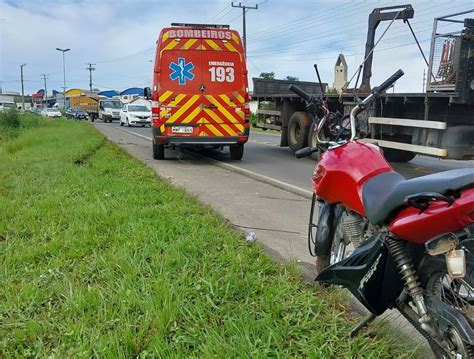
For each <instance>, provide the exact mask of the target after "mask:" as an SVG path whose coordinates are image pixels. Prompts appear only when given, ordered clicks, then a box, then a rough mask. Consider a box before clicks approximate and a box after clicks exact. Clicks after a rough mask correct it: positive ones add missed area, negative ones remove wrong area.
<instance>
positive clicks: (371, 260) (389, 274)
mask: <svg viewBox="0 0 474 359" xmlns="http://www.w3.org/2000/svg"><path fill="white" fill-rule="evenodd" d="M316 280H317V281H319V282H323V283H328V284H337V285H342V286H343V287H345V288H347V289H348V290H349V291H350V292H351V293H352V294H353V295H354V296H355V297H356V298H357V299H358V300H359V301H360V302H361V303H362V304H363V305H364V306H365V307H366V308H367V309H368V310H369V311H370V312H371V313H373V314H375V315H380V314H382V313H383V312H384V311H385V310H387V309H388V308H391V307H394V306H395V300H396V299H397V298H398V296H399V295H400V293H401V291H402V289H403V281H402V278H401V277H400V274H399V272H398V269H397V266H396V264H395V262H394V260H393V258H392V256H391V255H390V253H389V251H388V248H387V246H386V245H385V242H384V241H383V238H382V235H380V234H377V235H375V236H373V237H372V238H371V239H369V240H368V241H367V242H366V243H365V244H363V245H361V246H360V247H358V248H356V249H355V250H354V252H353V253H352V254H351V255H350V256H349V257H347V258H345V259H343V260H342V261H340V262H338V263H335V264H333V265H331V266H329V267H327V268H325V269H324V270H322V271H321V272H320V273H319V274H318V276H317V277H316Z"/></svg>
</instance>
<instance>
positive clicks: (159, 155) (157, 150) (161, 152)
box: [153, 142, 165, 160]
mask: <svg viewBox="0 0 474 359" xmlns="http://www.w3.org/2000/svg"><path fill="white" fill-rule="evenodd" d="M153 158H154V159H155V160H164V159H165V146H164V145H159V144H157V143H155V142H153Z"/></svg>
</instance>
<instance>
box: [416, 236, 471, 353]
mask: <svg viewBox="0 0 474 359" xmlns="http://www.w3.org/2000/svg"><path fill="white" fill-rule="evenodd" d="M466 247H467V245H466ZM468 249H469V248H468ZM473 250H474V248H473ZM473 250H471V253H474V251H473ZM430 259H431V260H430ZM427 262H429V263H427V264H425V265H423V266H422V268H420V270H421V271H420V272H419V275H420V279H421V284H422V286H423V288H424V289H425V291H426V292H427V293H429V294H431V295H433V296H436V297H437V298H438V299H439V300H441V301H443V302H444V303H446V304H448V305H449V306H451V307H453V308H454V309H456V310H457V311H458V312H460V313H461V314H462V315H463V316H464V317H465V318H466V319H467V321H468V322H469V324H470V325H471V327H473V326H474V257H473V255H472V254H469V253H468V252H467V253H466V262H467V263H466V276H465V277H464V278H463V279H460V280H459V279H452V278H451V277H450V276H449V275H448V273H447V268H446V262H445V260H444V258H443V259H440V258H439V257H438V258H434V257H432V258H429V259H428V261H427ZM428 271H429V273H428ZM445 337H446V338H445V340H444V341H443V343H440V344H441V345H442V346H443V347H444V349H445V350H446V351H447V352H450V353H453V355H454V353H459V354H461V355H462V358H474V346H473V345H470V344H468V343H465V342H463V341H462V340H461V337H460V335H459V334H458V333H457V331H456V330H455V329H453V328H452V329H450V330H449V331H448V332H447V333H445ZM432 349H433V352H434V353H435V355H437V357H442V356H441V355H440V354H439V353H437V351H436V349H435V348H432Z"/></svg>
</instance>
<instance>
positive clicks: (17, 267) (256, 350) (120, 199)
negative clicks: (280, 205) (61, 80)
mask: <svg viewBox="0 0 474 359" xmlns="http://www.w3.org/2000/svg"><path fill="white" fill-rule="evenodd" d="M0 214H1V215H0V288H1V290H0V353H1V354H0V357H45V356H51V357H57V358H72V357H83V358H90V357H108V358H121V357H133V356H139V357H141V358H145V357H165V358H168V357H217V358H227V357H304V356H308V357H313V358H336V357H337V358H358V357H364V358H387V357H411V356H413V354H412V353H411V352H410V351H409V349H407V348H406V347H404V343H399V342H398V341H397V340H395V339H393V338H391V337H389V336H384V335H381V334H376V333H375V331H371V330H368V331H366V332H365V333H364V334H362V335H359V336H358V337H357V338H355V339H353V340H349V339H346V338H345V337H344V336H345V335H346V334H347V333H348V331H349V329H350V327H351V326H352V325H353V324H354V321H355V320H356V319H357V318H352V317H351V316H350V315H348V314H345V312H344V309H345V307H344V306H345V304H346V299H344V298H345V297H344V296H341V295H340V293H339V292H337V291H326V290H324V289H322V288H312V287H309V286H306V285H304V284H302V283H301V282H300V277H299V274H298V272H297V270H295V266H294V265H291V264H289V265H287V266H281V265H278V264H276V263H274V262H272V261H271V260H270V259H269V258H267V257H266V256H265V255H264V254H263V252H262V250H261V249H260V248H259V246H258V245H250V246H249V245H246V244H245V241H244V240H243V239H242V238H241V235H239V234H238V233H236V232H234V231H233V230H232V229H230V228H229V226H228V224H227V223H226V222H225V221H224V220H223V219H221V218H219V217H218V216H217V215H216V214H215V213H214V211H213V210H211V209H210V208H208V207H204V206H202V205H201V204H199V203H198V202H197V201H196V200H195V199H194V198H192V197H190V196H189V195H187V194H186V193H185V192H184V191H183V190H181V189H176V188H174V187H172V186H171V185H170V184H168V183H167V182H165V181H163V180H161V179H159V178H157V176H156V175H155V173H154V172H153V171H152V170H151V169H150V168H148V167H146V166H144V165H143V164H142V163H140V162H139V161H137V160H135V159H133V158H131V157H129V156H128V155H126V154H125V153H124V152H123V151H122V150H120V149H119V148H118V147H117V146H115V145H113V144H111V143H109V142H107V141H105V139H104V138H103V136H102V135H101V134H100V133H99V132H98V131H96V130H95V129H94V128H93V127H92V126H90V125H89V124H87V123H83V122H73V121H68V122H67V121H63V120H55V121H49V122H48V123H47V124H46V125H44V126H41V127H38V128H36V129H30V130H26V131H23V132H22V134H21V135H20V136H19V137H18V138H16V139H14V140H10V141H8V142H7V143H6V144H4V145H3V146H2V147H0Z"/></svg>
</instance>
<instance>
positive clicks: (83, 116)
mask: <svg viewBox="0 0 474 359" xmlns="http://www.w3.org/2000/svg"><path fill="white" fill-rule="evenodd" d="M87 116H88V115H87V112H86V111H84V110H81V109H80V108H69V109H68V110H67V111H66V118H70V119H73V120H87Z"/></svg>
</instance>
